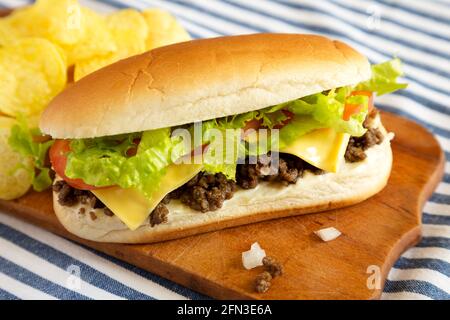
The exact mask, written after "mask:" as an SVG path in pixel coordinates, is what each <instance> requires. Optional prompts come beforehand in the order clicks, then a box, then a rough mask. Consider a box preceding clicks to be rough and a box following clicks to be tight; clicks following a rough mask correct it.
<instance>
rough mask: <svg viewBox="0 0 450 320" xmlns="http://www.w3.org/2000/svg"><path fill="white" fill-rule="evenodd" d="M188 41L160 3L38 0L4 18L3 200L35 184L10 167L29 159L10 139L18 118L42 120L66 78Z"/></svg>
mask: <svg viewBox="0 0 450 320" xmlns="http://www.w3.org/2000/svg"><path fill="white" fill-rule="evenodd" d="M186 40H190V37H189V34H188V33H187V32H186V31H185V30H184V29H183V27H182V26H181V25H180V24H179V23H178V22H177V21H176V20H175V18H174V17H173V16H171V15H170V14H169V13H167V12H165V11H162V10H159V9H148V10H144V11H141V12H140V11H137V10H134V9H124V10H120V11H116V12H113V13H111V14H108V15H100V14H98V13H96V12H94V11H92V10H91V9H89V8H86V7H82V6H81V5H80V4H79V3H78V1H77V0H37V1H36V2H35V3H34V4H32V5H30V6H26V7H22V8H20V9H16V10H14V11H13V13H11V14H10V15H8V16H7V17H3V18H0V199H11V198H15V197H18V196H20V195H22V194H23V193H25V192H26V190H27V189H28V187H29V185H30V181H29V179H27V178H26V177H24V175H23V174H22V175H21V174H20V170H15V171H16V172H15V173H14V174H11V172H12V171H11V170H12V169H13V168H14V167H19V166H24V164H25V165H28V164H27V161H26V159H21V158H20V156H18V154H16V153H15V152H14V151H12V150H10V148H9V146H8V144H7V133H8V130H9V129H10V127H11V126H12V124H13V123H14V117H16V116H17V115H19V114H21V115H25V116H26V117H27V118H28V120H29V123H30V125H32V126H37V119H38V117H39V115H40V113H41V112H42V110H43V109H44V108H45V107H46V106H47V104H48V103H49V102H50V100H51V99H52V98H53V97H54V96H55V95H57V94H58V93H59V92H61V91H62V90H63V89H64V88H65V87H66V85H67V83H68V82H71V81H77V80H79V79H81V78H82V77H84V76H86V75H87V74H89V73H91V72H94V71H96V70H98V69H100V68H102V67H104V66H106V65H109V64H111V63H113V62H116V61H118V60H120V59H124V58H126V57H129V56H132V55H136V54H139V53H142V52H145V51H148V50H151V49H153V48H156V47H160V46H164V45H168V44H172V43H175V42H181V41H186ZM8 186H9V187H8Z"/></svg>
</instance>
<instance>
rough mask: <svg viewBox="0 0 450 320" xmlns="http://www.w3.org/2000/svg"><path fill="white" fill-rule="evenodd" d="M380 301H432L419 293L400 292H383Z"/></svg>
mask: <svg viewBox="0 0 450 320" xmlns="http://www.w3.org/2000/svg"><path fill="white" fill-rule="evenodd" d="M381 299H382V300H432V299H431V298H430V297H428V296H425V295H423V294H420V293H414V292H408V291H400V292H383V293H382V294H381Z"/></svg>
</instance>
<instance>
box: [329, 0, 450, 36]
mask: <svg viewBox="0 0 450 320" xmlns="http://www.w3.org/2000/svg"><path fill="white" fill-rule="evenodd" d="M328 2H332V3H336V4H338V5H339V7H340V8H346V9H348V10H350V11H354V12H358V13H361V14H365V15H367V16H369V15H370V14H374V13H379V15H380V19H381V23H383V21H385V20H386V21H388V22H390V23H393V24H396V25H399V26H401V27H404V28H408V29H411V30H414V31H416V32H420V33H424V34H427V35H432V36H433V37H436V38H438V39H443V40H450V36H449V34H450V28H449V27H448V25H446V24H442V23H438V22H436V21H432V20H431V21H430V20H427V19H423V18H422V17H419V16H412V15H409V14H408V13H405V12H402V14H400V15H399V14H396V10H393V9H392V8H390V9H389V10H383V7H382V6H381V5H380V4H374V3H373V2H371V3H365V2H364V1H361V0H344V1H342V0H330V1H328ZM408 17H409V19H408ZM411 19H414V21H415V22H416V24H414V23H411ZM424 27H426V29H425V28H424ZM446 30H447V31H448V32H447V33H446V32H445V31H446Z"/></svg>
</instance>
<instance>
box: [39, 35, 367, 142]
mask: <svg viewBox="0 0 450 320" xmlns="http://www.w3.org/2000/svg"><path fill="white" fill-rule="evenodd" d="M370 74H371V72H370V65H369V62H368V61H367V59H366V58H365V57H364V56H362V55H361V54H359V53H358V52H357V51H355V50H354V49H352V48H350V47H349V46H347V45H346V44H344V43H342V42H339V41H333V40H330V39H328V38H325V37H321V36H315V35H298V34H253V35H242V36H232V37H220V38H213V39H201V40H193V41H188V42H182V43H177V44H173V45H169V46H166V47H160V48H157V49H154V50H152V51H149V52H146V53H143V54H141V55H137V56H134V57H130V58H128V59H124V60H121V61H119V62H117V63H114V64H112V65H110V66H108V67H106V68H103V69H101V70H99V71H96V72H94V73H92V74H90V75H88V76H86V77H84V78H83V79H81V80H80V81H78V82H76V83H74V84H73V85H71V86H70V87H68V88H67V89H66V90H65V91H64V92H62V93H61V94H60V95H58V96H57V97H56V98H55V99H53V101H52V102H51V103H50V104H49V106H48V107H47V109H46V110H45V111H44V113H43V114H42V117H41V122H40V128H41V130H42V131H43V132H44V133H45V134H50V135H51V136H52V137H53V138H60V139H65V138H91V137H100V136H107V135H115V134H121V133H130V132H137V131H144V130H150V129H158V128H164V127H172V126H176V125H182V124H186V123H192V122H195V121H202V120H208V119H213V118H218V117H224V116H228V115H234V114H239V113H243V112H247V111H252V110H257V109H261V108H264V107H268V106H271V105H275V104H279V103H282V102H286V101H290V100H294V99H297V98H301V97H304V96H307V95H310V94H313V93H318V92H321V91H324V90H329V89H333V88H337V87H341V86H346V85H351V84H356V83H358V82H361V81H364V80H366V79H368V78H369V77H370Z"/></svg>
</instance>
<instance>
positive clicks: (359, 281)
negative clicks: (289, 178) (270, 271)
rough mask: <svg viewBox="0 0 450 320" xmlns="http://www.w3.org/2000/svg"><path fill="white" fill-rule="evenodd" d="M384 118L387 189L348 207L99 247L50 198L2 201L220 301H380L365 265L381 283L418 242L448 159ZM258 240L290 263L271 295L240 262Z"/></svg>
mask: <svg viewBox="0 0 450 320" xmlns="http://www.w3.org/2000/svg"><path fill="white" fill-rule="evenodd" d="M382 118H383V123H384V124H385V126H386V128H387V129H388V131H393V132H395V134H396V136H395V139H394V140H393V142H392V148H393V153H394V164H393V170H392V174H391V177H390V180H389V183H388V185H387V187H386V188H385V189H384V190H383V191H382V192H380V193H379V194H377V195H375V196H374V197H372V198H370V199H369V200H367V201H365V202H362V203H360V204H358V205H355V206H351V207H347V208H343V209H338V210H330V211H327V212H323V213H317V214H310V215H303V216H297V217H290V218H284V219H276V220H270V221H265V222H260V223H255V224H252V225H246V226H241V227H235V228H230V229H225V230H221V231H216V232H210V233H205V234H201V235H197V236H191V237H188V238H184V239H179V240H173V241H166V242H161V243H155V244H150V245H122V244H105V243H95V242H91V241H87V240H83V239H80V238H77V237H76V236H73V235H71V234H69V233H68V232H67V231H66V230H65V229H64V228H63V227H62V226H61V224H60V223H59V222H58V220H57V219H56V216H55V214H54V213H53V209H52V204H51V203H52V202H51V193H50V192H45V193H36V192H29V193H28V194H26V195H25V196H24V197H22V198H20V199H18V200H16V201H0V210H1V211H4V212H7V213H10V214H12V215H15V216H18V217H21V218H23V219H24V220H26V221H29V222H31V223H34V224H36V225H38V226H41V227H43V228H45V229H48V230H50V231H52V232H54V233H56V234H59V235H61V236H63V237H66V238H69V239H72V240H75V241H77V242H79V243H82V244H84V245H87V246H89V247H91V248H94V249H96V250H99V251H101V252H105V253H107V254H109V255H112V256H114V257H116V258H119V259H121V260H124V261H126V262H129V263H131V264H133V265H136V266H138V267H141V268H143V269H145V270H148V271H151V272H153V273H156V274H158V275H160V276H162V277H165V278H167V279H170V280H172V281H175V282H177V283H180V284H181V285H184V286H187V287H189V288H191V289H193V290H196V291H199V292H201V293H204V294H206V295H209V296H212V297H215V298H220V299H261V298H262V299H375V298H379V296H380V294H381V290H382V289H381V288H380V289H375V290H371V289H369V288H368V287H367V284H366V283H367V279H368V277H369V274H367V268H368V267H369V266H371V265H375V266H378V267H379V268H380V270H381V285H383V284H384V281H385V279H386V276H387V274H388V272H389V270H390V268H391V267H392V265H393V263H394V262H395V261H396V260H397V258H398V257H399V255H400V254H401V253H402V252H403V251H404V250H405V249H406V248H408V247H410V246H412V245H414V244H415V243H417V242H418V241H419V239H420V229H421V212H422V207H423V205H424V203H425V201H426V199H427V198H428V197H429V196H430V195H431V193H432V191H433V190H434V188H435V187H436V185H437V184H438V182H439V181H440V180H441V177H442V174H443V170H444V154H443V152H442V150H441V148H440V147H439V144H438V142H437V141H436V140H435V138H434V137H433V136H432V135H431V134H430V133H429V132H428V131H427V130H425V129H424V128H422V127H421V126H419V125H417V124H415V123H413V122H411V121H409V120H406V119H403V118H401V117H398V116H395V115H393V114H389V113H383V114H382ZM329 226H333V227H336V228H337V229H339V230H340V231H342V233H343V235H342V236H340V237H339V238H338V239H336V240H334V241H331V242H328V243H325V242H322V241H321V240H319V239H318V238H317V237H316V236H315V235H314V234H313V231H315V230H318V229H321V228H324V227H329ZM255 241H258V242H259V243H260V244H261V246H262V247H263V248H264V249H265V250H266V252H267V254H268V255H272V256H275V257H276V258H277V259H278V260H279V261H280V262H282V264H283V265H284V267H285V274H284V275H283V276H282V277H279V278H276V279H275V280H273V282H272V287H271V289H270V290H269V291H268V292H267V293H265V294H257V293H255V292H254V291H253V280H254V278H255V276H256V275H257V274H258V273H259V272H261V269H258V268H257V269H253V270H250V271H247V270H245V269H244V268H243V267H242V262H241V252H243V251H246V250H248V248H249V247H250V245H251V244H252V243H253V242H255Z"/></svg>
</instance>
